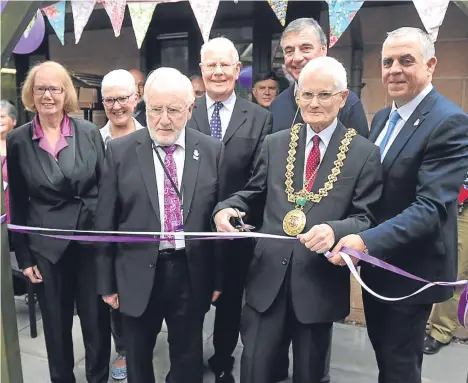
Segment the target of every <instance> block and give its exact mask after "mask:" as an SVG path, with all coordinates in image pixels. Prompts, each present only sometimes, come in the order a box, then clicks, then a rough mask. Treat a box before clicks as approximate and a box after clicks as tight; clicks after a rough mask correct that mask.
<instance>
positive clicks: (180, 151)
mask: <svg viewBox="0 0 468 383" xmlns="http://www.w3.org/2000/svg"><path fill="white" fill-rule="evenodd" d="M174 144H175V145H177V149H176V150H175V151H174V154H173V156H174V161H175V164H176V167H177V187H178V188H179V191H180V193H181V194H183V190H181V185H182V176H183V174H184V165H185V128H184V129H182V132H181V133H180V136H179V137H178V138H177V140H176V141H175V142H174ZM156 145H157V143H156ZM156 150H157V151H158V153H159V155H160V156H161V160H162V161H163V162H164V159H165V158H166V152H165V151H164V150H163V149H162V148H161V147H160V146H157V149H156ZM153 161H154V170H155V172H156V185H157V187H158V202H159V217H160V219H161V231H164V218H165V214H164V175H165V173H164V169H163V167H162V166H161V163H160V162H159V159H158V156H157V155H156V153H155V152H154V150H153ZM173 181H175V180H173ZM180 208H181V210H182V209H183V206H182V202H181V206H180ZM181 214H182V222H183V220H184V217H183V211H182V212H181ZM184 247H185V240H184V237H183V236H182V235H181V236H176V237H175V248H176V249H183V248H184ZM172 248H174V246H173V245H172V244H171V243H170V242H169V241H161V242H160V243H159V250H162V249H172Z"/></svg>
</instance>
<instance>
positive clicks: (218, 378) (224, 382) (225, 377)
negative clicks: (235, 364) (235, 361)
mask: <svg viewBox="0 0 468 383" xmlns="http://www.w3.org/2000/svg"><path fill="white" fill-rule="evenodd" d="M215 383H235V380H234V376H233V375H232V372H231V371H223V372H221V374H215Z"/></svg>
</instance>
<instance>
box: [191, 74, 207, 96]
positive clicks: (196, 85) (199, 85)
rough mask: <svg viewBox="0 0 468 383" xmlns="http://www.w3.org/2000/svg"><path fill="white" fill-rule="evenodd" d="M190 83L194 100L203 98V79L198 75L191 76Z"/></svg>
mask: <svg viewBox="0 0 468 383" xmlns="http://www.w3.org/2000/svg"><path fill="white" fill-rule="evenodd" d="M190 81H191V83H192V86H193V91H194V93H195V98H199V97H202V96H204V95H205V83H204V82H203V78H202V77H201V76H200V75H198V74H194V75H193V76H191V77H190Z"/></svg>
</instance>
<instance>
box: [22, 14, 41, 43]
mask: <svg viewBox="0 0 468 383" xmlns="http://www.w3.org/2000/svg"><path fill="white" fill-rule="evenodd" d="M37 12H40V11H37ZM36 20H37V13H35V14H34V16H33V18H32V19H31V21H30V22H29V24H28V26H27V27H26V29H25V30H24V32H23V36H24V37H25V38H26V39H27V38H28V36H29V32H31V29H32V27H33V25H34V23H35V22H36Z"/></svg>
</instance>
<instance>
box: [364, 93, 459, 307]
mask: <svg viewBox="0 0 468 383" xmlns="http://www.w3.org/2000/svg"><path fill="white" fill-rule="evenodd" d="M389 114H390V108H386V109H383V110H381V111H379V112H378V113H377V114H376V115H375V117H374V120H373V121H372V129H371V134H370V140H371V141H373V142H375V140H376V139H377V137H378V136H379V134H380V132H381V131H382V129H383V128H384V126H385V123H386V122H387V120H388V117H389ZM467 163H468V116H467V115H466V114H465V113H464V112H463V111H462V110H461V109H460V108H459V107H458V106H457V105H455V104H454V103H453V102H451V101H449V100H447V99H446V98H444V97H443V96H441V95H440V94H439V93H438V92H437V91H436V90H435V89H433V90H432V91H431V92H430V93H429V94H428V95H427V96H426V97H425V98H424V100H423V101H422V102H421V103H420V104H419V106H418V107H417V108H416V110H415V111H414V112H413V114H412V115H411V117H410V118H409V120H408V121H407V122H406V124H405V125H404V126H403V129H402V130H401V132H400V133H399V134H398V136H397V138H396V140H395V141H394V142H393V144H392V146H391V147H390V149H389V150H388V152H387V155H386V156H385V158H384V161H383V172H384V190H383V194H382V200H381V201H380V203H379V206H378V209H377V210H376V214H377V218H378V221H379V223H381V224H380V225H379V226H377V227H375V228H373V229H370V230H368V231H365V232H364V233H362V234H361V236H362V238H363V239H364V241H365V243H366V245H367V247H368V249H369V253H370V254H372V255H374V256H375V257H378V258H382V259H385V260H387V261H388V262H389V263H391V264H393V265H395V266H398V267H400V268H402V269H404V270H406V271H408V272H410V273H413V274H415V275H417V276H419V277H422V278H425V279H428V280H431V281H453V280H455V279H456V277H457V196H458V192H459V191H460V185H461V183H462V182H463V178H464V176H465V174H466V167H467ZM362 275H363V278H365V280H366V282H368V284H369V286H370V287H371V288H373V289H375V290H376V291H377V292H379V293H380V294H382V295H387V296H390V297H396V296H402V295H407V294H410V293H412V292H414V291H416V290H417V289H418V288H420V287H421V286H422V284H421V283H419V282H415V281H412V280H410V279H407V278H404V277H400V276H397V275H395V274H392V273H390V272H387V271H384V270H381V269H378V268H375V267H371V266H368V265H366V264H364V265H362ZM451 295H452V289H451V288H441V287H431V288H430V289H428V290H426V291H424V292H423V293H421V294H419V295H417V296H415V297H413V298H410V299H407V300H404V301H402V302H403V303H433V302H440V301H444V300H446V299H448V298H449V297H450V296H451Z"/></svg>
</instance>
